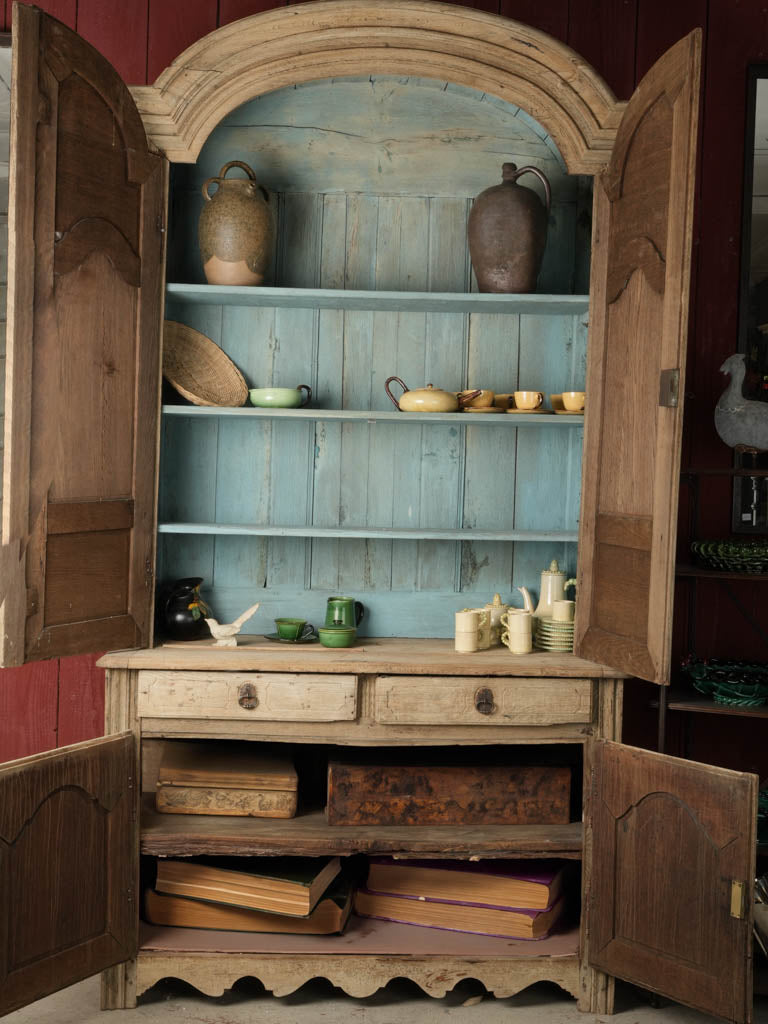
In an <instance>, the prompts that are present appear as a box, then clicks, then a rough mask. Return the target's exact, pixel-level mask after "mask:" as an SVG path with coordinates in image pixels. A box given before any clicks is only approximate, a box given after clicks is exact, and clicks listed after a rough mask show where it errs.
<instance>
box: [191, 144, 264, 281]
mask: <svg viewBox="0 0 768 1024" xmlns="http://www.w3.org/2000/svg"><path fill="white" fill-rule="evenodd" d="M232 167H240V168H242V170H244V171H245V173H246V174H247V175H248V177H247V178H230V179H228V180H227V179H226V174H227V171H229V170H230V168H232ZM214 183H215V184H216V185H217V186H218V187H217V189H216V191H215V192H214V194H213V196H211V193H210V187H211V185H213V184H214ZM203 196H204V197H205V199H206V203H205V206H203V210H202V213H201V214H200V221H199V223H198V239H199V242H200V255H201V256H202V259H203V270H204V271H205V278H206V280H207V281H208V284H235V285H258V284H263V283H264V275H265V274H266V272H267V269H268V268H269V261H270V258H271V256H272V249H273V244H274V234H275V228H274V219H273V217H272V210H271V207H270V205H269V193H268V192H267V190H266V189H265V188H262V186H261V185H259V184H257V182H256V175H255V174H254V173H253V171H252V170H251V168H250V167H249V166H248V164H244V163H243V162H242V161H241V160H230V162H229V163H228V164H224V166H223V167H222V168H221V170H220V171H219V176H218V177H217V178H209V179H208V180H207V181H206V182H205V184H204V185H203Z"/></svg>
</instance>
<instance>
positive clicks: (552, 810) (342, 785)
mask: <svg viewBox="0 0 768 1024" xmlns="http://www.w3.org/2000/svg"><path fill="white" fill-rule="evenodd" d="M483 760H484V758H483V757H482V756H479V757H478V758H477V760H476V763H475V764H472V763H471V762H470V763H466V759H464V760H462V761H457V762H456V763H454V764H442V765H441V764H439V763H431V762H424V761H414V760H413V759H408V758H407V757H406V759H405V760H404V762H403V763H402V764H389V763H387V762H383V761H380V763H378V764H377V763H375V762H376V759H375V758H374V759H373V762H370V761H369V762H368V763H365V764H360V763H354V762H352V763H349V762H347V761H336V760H334V761H329V763H328V803H327V805H326V820H327V821H328V824H329V825H343V826H348V825H369V826H370V825H372V826H375V827H378V826H389V825H394V826H400V825H453V826H454V827H457V826H458V827H459V828H461V827H463V826H466V825H482V826H485V825H562V824H567V823H568V822H569V821H570V820H571V813H570V811H571V769H570V766H569V765H552V764H546V765H537V764H535V763H533V764H529V765H517V764H512V765H499V764H488V763H485V764H483V763H482V762H483ZM531 761H532V762H533V761H535V754H534V755H532V756H531Z"/></svg>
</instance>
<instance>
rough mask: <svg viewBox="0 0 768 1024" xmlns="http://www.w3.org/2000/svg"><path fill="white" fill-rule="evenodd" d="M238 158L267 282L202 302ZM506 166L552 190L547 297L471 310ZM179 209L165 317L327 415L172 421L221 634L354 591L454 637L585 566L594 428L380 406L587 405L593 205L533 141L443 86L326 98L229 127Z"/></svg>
mask: <svg viewBox="0 0 768 1024" xmlns="http://www.w3.org/2000/svg"><path fill="white" fill-rule="evenodd" d="M339 124H343V125H344V129H343V133H344V134H343V135H341V134H339V131H338V130H337V127H338V125H339ZM248 125H261V126H262V127H261V128H258V127H257V128H256V129H255V130H252V129H251V128H250V127H247V126H248ZM267 126H271V128H268V127H267ZM230 159H244V160H246V161H247V162H249V163H251V164H252V165H253V166H254V169H255V170H256V172H257V175H258V176H259V177H260V179H261V180H262V181H263V183H264V184H265V185H266V186H267V187H268V188H270V189H274V190H276V192H277V193H279V194H277V195H276V196H275V202H276V204H277V207H278V214H279V217H278V234H277V240H276V247H275V254H274V259H273V269H272V271H271V272H270V279H269V284H268V286H267V287H264V288H249V289H242V288H216V287H211V286H207V285H202V284H201V282H202V280H203V277H202V272H201V268H200V265H199V255H198V253H197V242H196V225H197V218H198V216H199V211H200V209H201V208H202V202H203V200H202V197H201V196H200V191H199V186H200V184H201V183H202V181H203V180H204V178H205V177H207V176H208V175H211V174H215V173H217V172H218V169H219V167H220V166H221V164H223V163H225V162H226V161H227V160H230ZM509 159H512V160H515V161H516V162H517V163H518V164H520V163H522V162H532V163H535V164H536V165H537V166H540V167H543V168H544V169H545V172H546V173H547V174H548V175H549V176H550V178H551V180H552V183H553V196H554V201H553V205H552V211H551V215H550V231H549V243H548V247H547V252H546V254H545V260H544V265H543V268H542V273H541V277H540V281H539V289H540V291H542V290H546V291H549V292H552V293H553V294H536V295H530V296H511V295H510V296H507V295H483V294H480V293H478V292H477V286H476V282H475V280H474V275H473V273H472V270H471V266H470V261H469V256H468V251H467V246H466V223H467V216H468V213H469V209H470V206H471V197H472V196H474V195H476V194H477V193H478V192H479V191H480V190H481V189H482V188H485V187H487V186H488V185H491V184H494V183H495V182H496V181H497V180H498V179H499V177H500V167H501V163H502V162H503V161H504V160H509ZM524 183H530V185H531V186H532V187H534V188H537V185H536V182H535V179H534V178H533V177H531V179H530V182H528V180H527V179H524ZM174 193H175V195H174V202H173V208H172V209H173V213H172V225H171V228H172V238H171V242H170V246H169V274H170V276H171V277H173V276H176V279H177V280H178V281H183V282H192V283H191V284H187V283H184V284H172V285H171V286H170V287H169V289H168V296H167V299H168V303H167V315H168V316H169V317H172V318H174V319H178V320H180V321H182V322H184V323H188V324H190V325H191V326H193V327H196V328H197V329H198V330H201V331H203V333H205V334H207V335H208V336H209V337H211V338H213V339H214V340H215V341H217V342H218V343H219V344H221V345H222V347H223V348H224V350H225V351H226V352H227V353H228V355H229V356H230V357H231V358H232V359H233V360H234V362H235V363H236V364H237V365H238V366H239V368H240V369H241V371H242V373H243V375H244V376H245V378H246V380H247V381H248V384H249V386H265V385H269V384H275V385H278V386H281V385H282V386H285V385H287V386H290V387H294V386H296V385H298V384H303V383H306V384H310V385H311V386H312V388H313V394H314V400H313V405H312V407H311V408H310V409H306V410H304V409H302V410H278V411H274V410H271V411H270V410H257V409H254V408H252V407H244V408H242V409H210V408H206V407H191V406H183V405H181V404H177V405H175V406H166V407H164V414H165V417H164V425H163V441H162V481H161V493H160V516H161V526H160V537H159V564H160V567H161V572H162V573H163V574H164V575H166V576H183V575H193V574H195V575H201V576H203V577H204V578H205V580H206V587H207V591H206V593H207V595H208V596H209V597H210V599H211V600H212V602H213V606H214V610H215V611H216V614H217V617H219V618H234V617H235V616H236V615H237V614H239V612H241V611H242V610H243V608H245V607H247V606H248V605H249V604H252V603H253V602H254V601H255V600H261V601H262V608H261V609H260V610H259V613H258V614H257V617H256V618H255V619H254V620H253V622H252V623H251V624H249V628H250V629H251V630H252V631H254V632H264V631H267V632H269V631H271V629H272V627H273V623H272V619H273V618H274V617H275V615H279V614H285V613H286V612H288V611H289V610H290V611H291V612H296V613H298V614H303V615H306V616H307V617H309V618H310V619H312V620H313V621H321V620H322V615H323V612H324V603H325V600H326V598H327V596H329V595H330V594H333V593H337V592H339V591H340V590H343V591H345V592H350V593H353V594H356V595H357V596H359V597H360V598H361V599H362V600H364V601H365V602H366V603H367V604H369V606H370V614H369V616H368V617H367V619H366V621H365V624H364V633H367V634H369V635H404V636H408V635H411V636H449V635H451V632H452V628H453V618H452V613H453V611H455V610H456V609H457V608H459V607H464V606H467V605H469V606H474V605H477V604H482V603H485V601H486V600H490V599H491V597H492V595H493V593H494V592H496V591H498V592H500V593H501V594H502V597H503V598H504V599H505V600H509V599H510V598H511V597H513V589H512V588H513V586H516V585H519V584H524V585H526V586H528V587H529V589H531V591H532V593H534V595H535V594H536V593H537V590H538V580H539V573H540V571H541V569H542V568H545V567H546V566H547V565H548V564H549V561H550V560H551V558H553V557H556V558H558V559H559V560H560V561H561V564H564V565H565V567H566V568H567V569H568V571H569V572H574V571H575V568H576V563H575V543H574V541H575V538H576V530H577V523H578V507H579V490H580V453H581V435H582V430H581V426H582V423H583V419H582V418H580V417H555V416H551V417H537V416H528V417H525V416H523V417H520V418H517V417H510V416H506V415H501V414H500V415H498V416H479V417H478V416H469V415H458V414H453V415H449V414H446V415H441V416H436V417H434V418H430V417H428V416H410V415H409V414H401V413H398V412H395V410H394V409H393V408H392V406H391V403H390V402H389V399H388V398H387V397H386V395H385V393H384V387H383V385H384V381H385V379H386V378H387V377H388V376H390V375H392V374H397V375H398V376H400V377H402V378H403V379H404V380H405V381H406V382H407V383H408V385H409V386H410V387H421V386H423V385H424V384H425V383H428V382H432V383H434V384H435V385H437V386H440V387H443V388H446V389H448V390H458V389H460V388H463V387H468V386H472V387H475V386H477V387H490V388H492V389H494V390H496V391H514V390H515V389H516V388H517V387H522V386H524V387H529V388H538V389H540V390H543V391H545V392H550V391H560V390H563V389H566V388H574V389H575V388H578V389H581V388H582V387H583V380H584V367H585V347H586V328H585V326H584V321H585V320H586V314H587V310H588V300H587V297H586V296H585V295H583V294H581V295H574V294H568V293H569V292H571V291H573V290H574V289H575V288H576V287H579V288H581V289H582V290H583V289H585V288H586V283H587V281H588V271H587V269H586V267H585V266H584V265H583V264H584V261H583V259H582V255H583V253H584V249H585V241H584V238H585V233H584V230H583V225H584V223H585V218H584V217H581V220H579V214H580V213H583V212H584V211H585V210H587V209H588V202H587V201H586V200H587V198H588V193H587V190H586V189H585V187H584V182H583V181H582V180H579V179H574V178H568V177H566V176H565V175H564V172H563V168H562V161H560V159H559V155H558V154H557V153H555V152H553V148H552V143H551V139H549V138H548V136H547V135H546V132H544V131H543V129H541V128H540V126H538V125H536V123H535V122H532V121H531V120H530V119H529V118H527V117H523V116H518V112H517V110H516V108H512V107H510V106H509V105H507V104H504V103H501V102H499V101H497V100H494V99H493V98H492V97H483V96H481V95H480V94H478V93H475V92H474V91H473V90H470V89H466V88H464V87H454V86H451V85H449V86H447V87H446V86H445V84H444V83H438V82H433V81H430V80H420V81H416V80H412V79H411V80H408V79H405V80H394V79H392V80H382V79H378V80H376V81H374V82H371V81H369V80H358V81H356V82H354V83H351V82H349V81H347V80H340V81H338V82H334V83H333V84H331V83H321V84H319V85H318V84H314V85H313V84H311V83H310V84H308V85H307V86H305V87H302V89H300V90H298V89H292V90H282V91H281V92H278V93H274V94H271V95H270V96H268V97H262V98H261V99H260V100H259V101H256V102H255V103H254V104H250V105H248V106H247V108H241V110H239V111H236V112H234V114H233V115H231V116H230V118H228V119H227V125H226V126H225V127H222V128H220V129H218V130H217V131H216V132H214V133H213V135H212V136H211V137H210V140H209V143H208V144H207V146H206V148H205V150H204V152H203V154H202V156H201V162H200V163H199V164H198V165H197V166H196V167H189V168H184V169H179V170H177V171H175V172H174ZM184 210H186V211H187V212H186V214H184V212H183V211H184ZM206 524H211V525H206ZM467 537H471V538H472V539H471V540H468V539H466V538H467ZM478 538H481V539H478ZM515 603H517V604H520V603H521V601H520V598H519V595H517V598H516V599H515Z"/></svg>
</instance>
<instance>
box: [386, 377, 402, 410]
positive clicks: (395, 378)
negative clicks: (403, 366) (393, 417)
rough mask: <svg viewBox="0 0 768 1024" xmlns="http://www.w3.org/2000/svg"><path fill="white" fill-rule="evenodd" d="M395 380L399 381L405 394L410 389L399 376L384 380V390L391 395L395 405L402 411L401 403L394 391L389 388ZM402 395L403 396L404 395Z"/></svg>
mask: <svg viewBox="0 0 768 1024" xmlns="http://www.w3.org/2000/svg"><path fill="white" fill-rule="evenodd" d="M393 380H396V381H397V383H398V384H399V385H400V387H401V388H402V389H403V395H404V394H405V392H406V391H407V390H408V387H407V385H406V384H405V382H404V381H402V380H400V378H399V377H387V379H386V380H385V381H384V390H385V391H386V392H387V394H388V395H389V397H390V399H391V401H392V404H393V405H394V407H395V408H396V409H397V411H398V412H400V403H399V402H398V400H397V399H396V398H395V396H394V395H393V394H392V392H391V391H390V390H389V385H390V384H391V383H392V381H393ZM400 397H401V398H402V395H401V396H400Z"/></svg>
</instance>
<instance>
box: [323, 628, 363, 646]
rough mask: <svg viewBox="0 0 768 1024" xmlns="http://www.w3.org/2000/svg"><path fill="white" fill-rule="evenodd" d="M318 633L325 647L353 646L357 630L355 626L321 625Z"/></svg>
mask: <svg viewBox="0 0 768 1024" xmlns="http://www.w3.org/2000/svg"><path fill="white" fill-rule="evenodd" d="M317 635H318V637H319V638H320V643H321V644H322V645H323V647H351V646H352V644H353V643H354V642H355V638H356V637H357V630H356V629H355V627H354V626H320V628H319V629H318V631H317Z"/></svg>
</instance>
